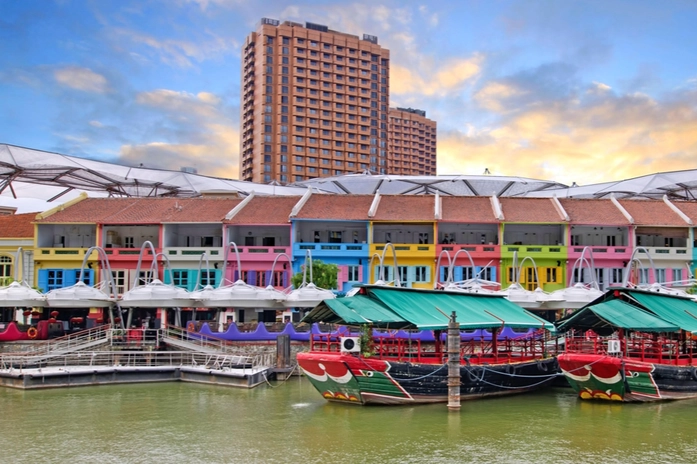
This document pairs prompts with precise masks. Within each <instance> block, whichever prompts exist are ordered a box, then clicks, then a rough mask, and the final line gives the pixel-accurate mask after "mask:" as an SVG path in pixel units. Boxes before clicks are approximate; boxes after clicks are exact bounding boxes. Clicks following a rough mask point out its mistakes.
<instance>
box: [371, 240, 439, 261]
mask: <svg viewBox="0 0 697 464" xmlns="http://www.w3.org/2000/svg"><path fill="white" fill-rule="evenodd" d="M385 246H386V244H384V243H374V244H371V245H370V255H371V256H372V255H373V254H374V253H377V254H378V255H382V252H383V250H384V249H385ZM393 246H394V249H395V252H396V253H397V257H398V258H432V259H433V258H435V257H436V246H437V245H435V244H416V243H397V244H393ZM385 256H392V252H391V250H389V249H388V250H387V251H386V252H385Z"/></svg>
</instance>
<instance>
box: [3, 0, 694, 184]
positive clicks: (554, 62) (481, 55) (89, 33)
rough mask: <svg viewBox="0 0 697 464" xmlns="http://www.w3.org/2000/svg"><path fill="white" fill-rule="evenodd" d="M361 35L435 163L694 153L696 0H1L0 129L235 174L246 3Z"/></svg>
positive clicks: (602, 171) (673, 165) (576, 168)
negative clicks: (424, 133) (420, 129)
mask: <svg viewBox="0 0 697 464" xmlns="http://www.w3.org/2000/svg"><path fill="white" fill-rule="evenodd" d="M262 17H270V18H274V19H279V20H281V21H283V20H293V21H298V22H304V21H311V22H316V23H320V24H325V25H327V26H329V28H330V29H334V30H338V31H342V32H348V33H353V34H356V35H362V34H363V33H368V34H372V35H376V36H378V39H379V43H380V44H381V45H383V46H384V47H387V48H389V49H390V53H391V82H390V92H391V95H390V99H391V106H411V107H415V108H420V109H423V110H426V112H427V116H428V117H430V118H431V119H435V120H436V121H437V122H438V173H439V174H482V173H483V172H484V169H485V168H488V169H489V171H490V172H491V173H493V174H497V175H517V176H524V177H533V178H541V179H554V180H557V181H560V182H564V183H567V184H571V183H572V182H577V183H578V184H580V185H584V184H589V183H595V182H602V181H609V180H619V179H623V178H628V177H634V176H638V175H644V174H650V173H654V172H663V171H674V170H681V169H695V168H697V47H696V46H695V44H697V26H696V25H697V2H694V1H688V0H685V1H680V0H670V1H668V2H655V1H617V0H605V1H586V2H573V1H562V0H559V1H552V0H546V1H473V0H460V1H455V0H453V1H431V2H425V1H422V2H414V1H408V0H406V1H405V0H402V1H366V2H360V1H356V2H327V1H323V2H319V1H297V2H289V1H276V0H267V1H264V2H261V1H257V0H166V1H165V0H162V1H159V0H150V1H148V0H138V1H131V0H121V1H98V0H93V1H83V0H81V1H71V0H23V1H13V0H0V109H1V111H0V143H8V144H13V145H20V146H25V147H29V148H35V149H40V150H47V151H53V152H58V153H62V154H66V155H71V156H78V157H85V158H92V159H99V160H105V161H111V162H118V163H122V164H128V165H137V164H140V163H143V164H144V165H145V166H147V167H153V168H166V169H179V168H180V167H181V166H193V167H196V168H197V169H198V171H199V173H201V174H205V175H212V176H221V177H230V178H237V174H238V151H239V79H240V66H239V62H240V44H241V43H242V42H243V41H244V39H245V37H246V35H247V34H248V33H249V32H251V31H252V30H254V29H255V28H256V25H257V23H258V21H259V19H260V18H262Z"/></svg>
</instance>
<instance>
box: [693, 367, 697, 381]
mask: <svg viewBox="0 0 697 464" xmlns="http://www.w3.org/2000/svg"><path fill="white" fill-rule="evenodd" d="M692 379H693V380H697V367H693V368H692Z"/></svg>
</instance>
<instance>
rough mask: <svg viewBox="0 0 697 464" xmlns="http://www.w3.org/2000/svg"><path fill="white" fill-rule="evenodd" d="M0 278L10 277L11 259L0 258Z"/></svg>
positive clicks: (6, 257) (7, 257)
mask: <svg viewBox="0 0 697 464" xmlns="http://www.w3.org/2000/svg"><path fill="white" fill-rule="evenodd" d="M0 277H12V258H10V257H9V256H0Z"/></svg>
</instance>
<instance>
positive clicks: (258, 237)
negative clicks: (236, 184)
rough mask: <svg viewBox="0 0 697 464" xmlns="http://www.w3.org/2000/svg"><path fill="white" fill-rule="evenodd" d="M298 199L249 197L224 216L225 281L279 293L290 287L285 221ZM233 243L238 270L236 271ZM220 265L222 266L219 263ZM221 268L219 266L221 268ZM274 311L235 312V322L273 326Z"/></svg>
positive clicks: (295, 197) (288, 242)
mask: <svg viewBox="0 0 697 464" xmlns="http://www.w3.org/2000/svg"><path fill="white" fill-rule="evenodd" d="M300 198H301V197H298V196H258V195H254V194H253V193H252V194H251V195H249V196H248V197H247V198H245V199H244V200H243V201H242V202H240V203H239V204H238V205H237V206H236V207H235V208H234V209H233V210H231V211H230V212H229V213H228V214H227V215H226V216H224V220H223V223H224V227H225V236H226V237H227V245H228V246H229V248H228V256H227V268H226V269H225V278H226V280H227V281H228V282H235V281H237V280H238V279H241V280H243V281H244V282H246V283H248V284H250V285H254V286H256V287H267V286H269V285H271V286H273V287H274V288H276V289H277V290H283V289H284V288H287V287H288V286H290V278H291V276H292V274H291V272H292V270H293V268H292V265H291V262H290V259H291V253H292V251H291V250H292V247H291V245H292V244H291V224H290V222H289V219H288V218H289V217H290V215H291V212H292V211H293V208H294V207H295V205H296V204H297V203H298V201H299V200H300ZM232 243H234V244H235V245H236V247H237V253H239V258H240V263H241V268H240V269H237V261H236V260H237V257H236V255H235V250H234V247H232V246H230V244H232ZM221 264H222V263H221ZM221 268H222V266H221ZM276 318H277V311H276V310H263V309H251V308H247V309H239V308H238V309H236V310H235V315H234V320H235V321H236V322H248V321H251V320H257V321H259V322H275V321H276Z"/></svg>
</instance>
